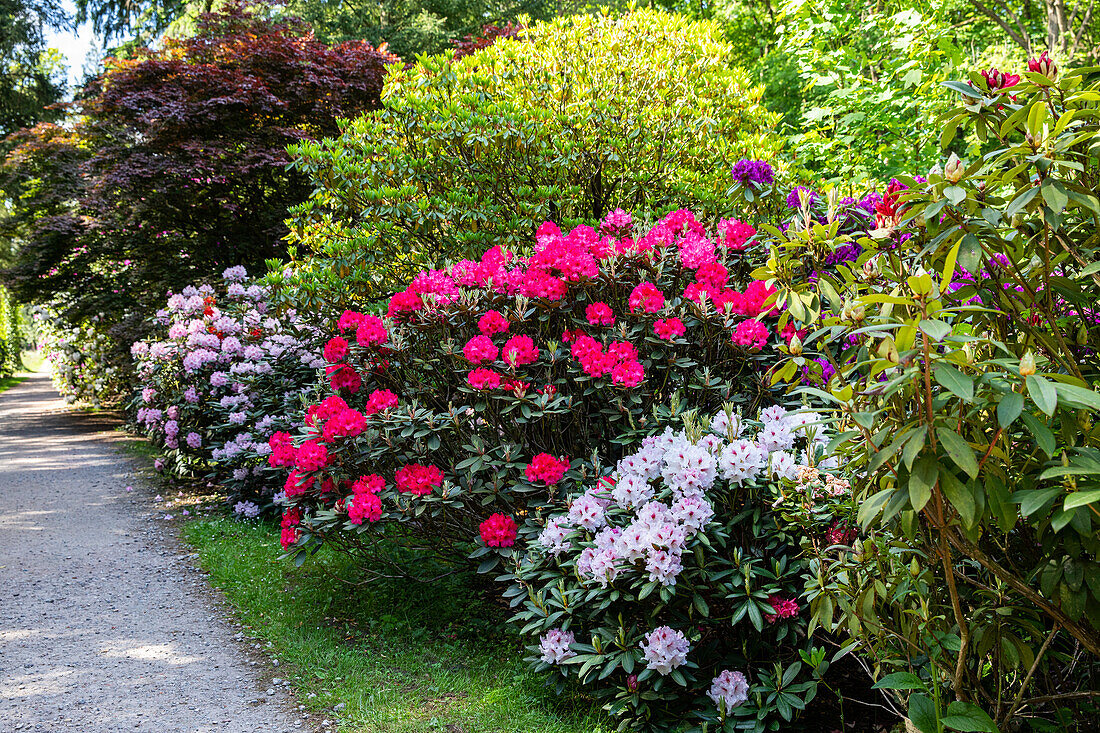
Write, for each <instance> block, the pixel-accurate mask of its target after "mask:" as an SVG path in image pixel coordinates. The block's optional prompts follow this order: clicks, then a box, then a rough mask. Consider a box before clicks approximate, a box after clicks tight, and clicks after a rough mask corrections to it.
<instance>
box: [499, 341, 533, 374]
mask: <svg viewBox="0 0 1100 733" xmlns="http://www.w3.org/2000/svg"><path fill="white" fill-rule="evenodd" d="M501 358H502V359H504V362H505V363H506V364H508V365H509V366H512V367H517V366H523V365H524V364H533V363H534V362H535V361H536V360H537V359H538V358H539V350H538V349H537V348H535V342H534V341H533V340H532V339H531V337H530V336H526V335H519V336H513V337H512V338H510V339H508V342H507V343H505V344H504V348H503V349H501Z"/></svg>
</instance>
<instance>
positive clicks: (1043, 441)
mask: <svg viewBox="0 0 1100 733" xmlns="http://www.w3.org/2000/svg"><path fill="white" fill-rule="evenodd" d="M1020 419H1021V420H1023V421H1024V424H1025V425H1026V426H1027V429H1028V430H1029V431H1030V432H1031V435H1032V436H1033V437H1034V438H1035V442H1036V443H1038V445H1039V448H1041V449H1042V451H1043V453H1046V454H1047V456H1053V455H1054V449H1055V441H1054V433H1052V432H1050V428H1048V427H1047V426H1046V424H1045V423H1042V422H1040V421H1039V419H1038V418H1037V417H1035V416H1034V415H1032V414H1031V413H1030V412H1026V411H1025V412H1023V413H1021V414H1020Z"/></svg>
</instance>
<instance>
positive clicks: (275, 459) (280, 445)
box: [267, 432, 298, 468]
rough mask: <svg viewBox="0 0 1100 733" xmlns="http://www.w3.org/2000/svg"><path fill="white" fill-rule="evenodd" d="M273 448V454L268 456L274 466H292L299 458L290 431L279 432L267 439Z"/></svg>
mask: <svg viewBox="0 0 1100 733" xmlns="http://www.w3.org/2000/svg"><path fill="white" fill-rule="evenodd" d="M267 444H268V446H269V447H270V448H271V455H269V456H268V457H267V463H268V465H269V466H271V467H272V468H279V467H280V466H286V467H290V466H293V465H294V462H295V460H297V456H298V451H297V449H296V448H295V447H294V443H293V442H292V440H291V437H290V433H284V432H277V433H275V434H273V435H272V436H271V437H270V438H268V439H267Z"/></svg>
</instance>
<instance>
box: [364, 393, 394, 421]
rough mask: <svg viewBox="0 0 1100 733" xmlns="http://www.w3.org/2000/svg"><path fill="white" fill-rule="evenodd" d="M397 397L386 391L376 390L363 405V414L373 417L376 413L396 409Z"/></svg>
mask: <svg viewBox="0 0 1100 733" xmlns="http://www.w3.org/2000/svg"><path fill="white" fill-rule="evenodd" d="M397 402H398V400H397V395H395V394H394V393H393V392H391V391H390V390H388V389H376V390H374V391H373V392H371V393H370V397H368V398H367V404H365V405H363V412H364V413H365V414H367V415H373V414H375V413H376V412H382V411H384V410H390V409H393V408H394V407H397Z"/></svg>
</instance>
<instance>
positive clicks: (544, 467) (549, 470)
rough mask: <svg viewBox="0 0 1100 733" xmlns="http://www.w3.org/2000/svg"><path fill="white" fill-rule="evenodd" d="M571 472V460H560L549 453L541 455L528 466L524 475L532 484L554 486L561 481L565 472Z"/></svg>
mask: <svg viewBox="0 0 1100 733" xmlns="http://www.w3.org/2000/svg"><path fill="white" fill-rule="evenodd" d="M568 470H569V459H568V458H563V459H558V458H555V457H554V456H552V455H550V454H549V453H539V454H538V455H537V456H535V457H534V458H532V459H531V462H530V463H528V464H527V468H526V469H525V471H524V473H525V474H526V476H527V480H528V481H530V482H531V483H536V482H538V483H544V484H546V485H547V486H553V485H554V484H556V483H557V482H559V481H561V479H562V477H563V476H565V472H566V471H568Z"/></svg>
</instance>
